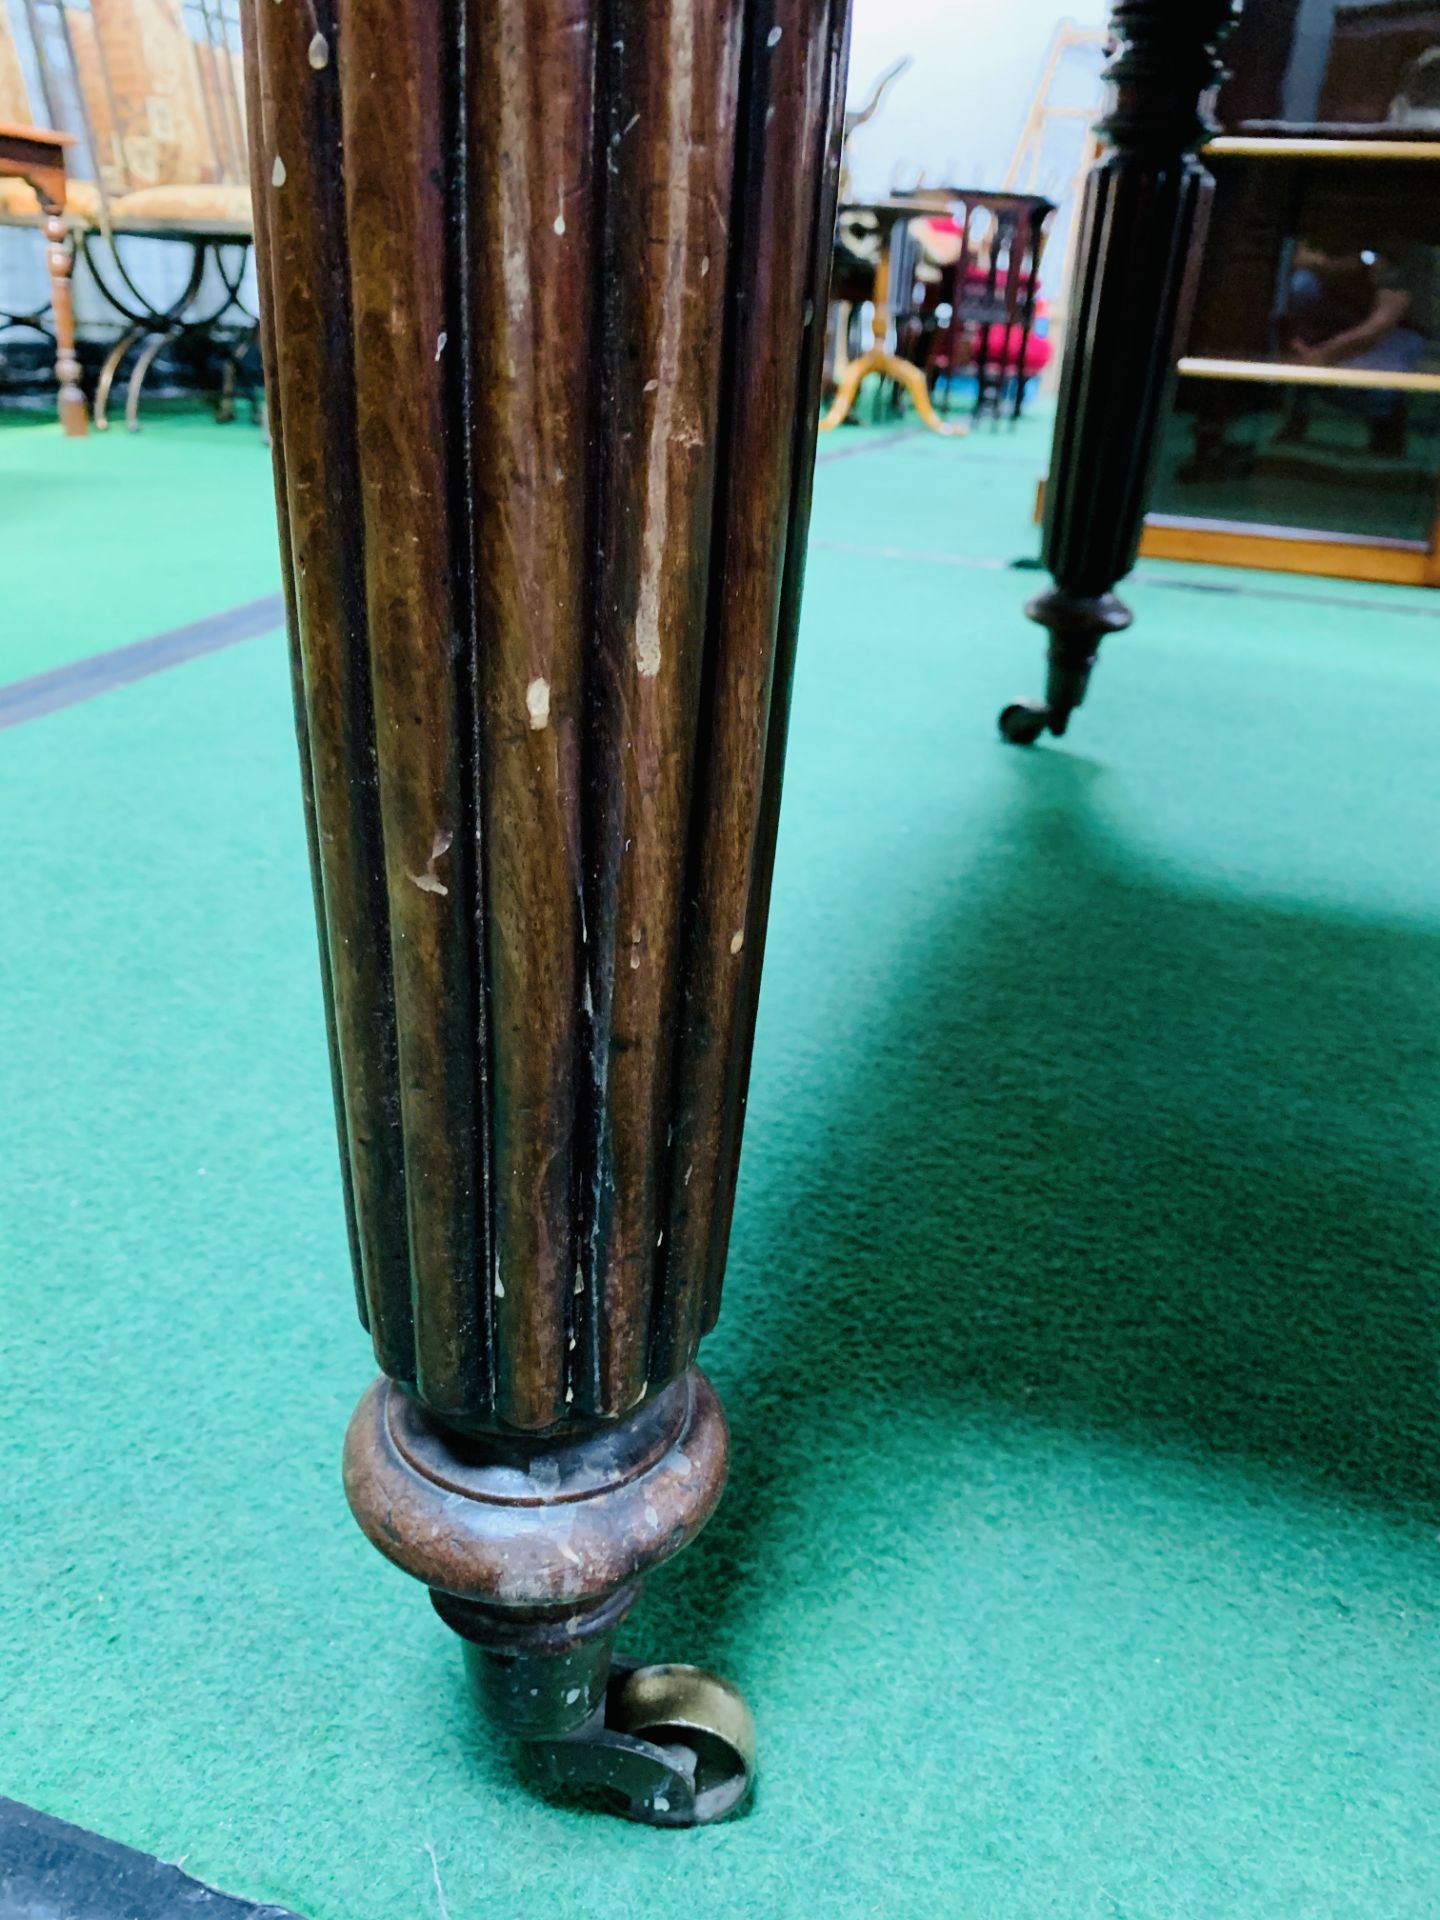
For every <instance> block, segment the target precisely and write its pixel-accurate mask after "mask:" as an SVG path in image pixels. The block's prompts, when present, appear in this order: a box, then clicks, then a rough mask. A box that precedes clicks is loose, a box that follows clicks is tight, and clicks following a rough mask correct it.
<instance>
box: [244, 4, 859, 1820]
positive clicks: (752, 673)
mask: <svg viewBox="0 0 1440 1920" xmlns="http://www.w3.org/2000/svg"><path fill="white" fill-rule="evenodd" d="M244 24H245V32H246V48H247V75H248V88H249V106H250V126H251V129H252V166H253V178H254V197H255V213H256V252H257V259H258V263H259V268H260V274H261V281H262V291H263V295H264V326H263V348H264V356H265V365H266V377H267V386H268V391H269V395H270V408H271V422H272V431H273V439H274V452H275V470H276V492H277V502H278V510H279V520H280V532H281V542H282V548H283V553H284V561H285V572H286V578H287V590H288V595H289V610H290V621H289V624H290V633H291V641H292V658H293V663H294V684H295V695H296V701H295V704H296V722H297V730H298V734H299V740H300V758H301V769H302V780H303V788H304V796H305V810H306V817H307V822H308V826H309V832H310V847H311V856H312V866H313V870H314V878H315V896H316V909H317V921H318V928H319V938H320V951H321V966H322V974H323V978H324V982H325V990H326V1006H327V1018H328V1025H329V1033H330V1045H331V1058H332V1065H333V1069H334V1085H335V1101H336V1113H337V1119H338V1124H339V1133H340V1147H341V1163H342V1169H343V1173H344V1187H345V1200H346V1207H347V1213H348V1220H349V1227H350V1240H351V1250H352V1256H353V1262H354V1268H355V1277H356V1284H357V1291H358V1296H359V1305H360V1314H361V1318H362V1320H363V1321H364V1322H365V1324H366V1325H367V1327H368V1328H369V1331H370V1334H371V1337H372V1339H373V1342H374V1346H375V1352H376V1357H377V1359H378V1360H379V1363H380V1365H381V1368H382V1369H383V1374H384V1377H382V1378H381V1379H380V1380H379V1381H377V1383H376V1384H375V1386H374V1387H372V1388H371V1390H370V1391H369V1392H368V1393H367V1394H366V1396H365V1398H364V1399H363V1400H362V1402H361V1404H360V1407H359V1409H358V1410H357V1412H356V1415H355V1418H354V1421H353V1422H352V1425H351V1429H350V1434H349V1438H348V1440H347V1442H346V1450H345V1476H346V1487H347V1491H348V1494H349V1498H350V1501H351V1504H352V1506H353V1508H354V1510H355V1513H356V1516H357V1518H358V1519H359V1521H360V1524H361V1526H362V1527H364V1529H365V1530H366V1532H367V1533H368V1534H369V1536H370V1538H371V1539H372V1540H373V1541H374V1543H375V1545H376V1546H377V1547H378V1548H379V1549H380V1551H381V1552H382V1553H383V1554H385V1555H386V1556H387V1557H388V1558H389V1559H391V1560H393V1561H394V1562H396V1564H398V1565H399V1566H401V1567H402V1568H404V1569H405V1570H406V1571H407V1572H409V1573H411V1574H413V1575H414V1576H416V1577H417V1578H418V1579H420V1580H422V1581H424V1582H425V1583H426V1584H427V1585H428V1586H429V1587H430V1589H431V1593H432V1597H433V1599H434V1602H435V1606H436V1608H437V1610H438V1611H439V1613H440V1615H441V1617H442V1618H443V1619H444V1620H445V1621H446V1622H447V1623H448V1624H449V1625H450V1626H451V1627H453V1628H454V1629H455V1631H456V1632H457V1633H458V1634H459V1635H460V1636H461V1637H462V1639H463V1640H464V1642H465V1643H466V1651H467V1657H468V1658H469V1659H470V1661H471V1664H472V1670H473V1672H474V1674H475V1676H476V1679H477V1684H478V1689H479V1692H480V1694H481V1697H482V1699H483V1700H484V1702H485V1703H486V1705H487V1706H488V1709H489V1711H490V1712H491V1714H492V1715H493V1717H494V1719H495V1721H496V1723H497V1725H498V1726H499V1727H500V1728H501V1729H503V1730H505V1731H508V1732H510V1733H512V1734H517V1735H520V1736H523V1737H525V1738H528V1739H533V1740H539V1741H541V1742H542V1744H543V1752H544V1756H545V1761H546V1768H547V1770H548V1773H549V1776H550V1777H551V1778H552V1779H554V1780H556V1781H559V1782H562V1783H566V1784H571V1785H573V1784H576V1783H579V1784H591V1785H593V1784H597V1783H599V1784H605V1785H608V1786H609V1787H611V1788H612V1790H613V1791H614V1792H616V1793H618V1795H619V1796H620V1798H621V1799H622V1801H623V1802H624V1804H625V1809H626V1810H627V1811H629V1812H630V1813H632V1814H634V1815H635V1816H636V1817H639V1818H644V1819H649V1820H652V1821H655V1822H657V1823H659V1824H664V1825H686V1824H691V1823H693V1822H694V1821H696V1820H698V1819H706V1818H711V1817H715V1816H716V1815H718V1814H720V1813H723V1812H724V1811H726V1810H727V1809H728V1808H729V1806H731V1805H733V1804H735V1802H736V1800H737V1799H738V1797H739V1796H740V1795H741V1794H742V1793H743V1790H744V1786H745V1781H746V1775H747V1772H748V1756H747V1745H748V1739H749V1735H748V1733H747V1731H746V1722H747V1716H746V1715H745V1712H744V1708H743V1703H742V1702H740V1701H739V1700H738V1697H737V1696H735V1695H734V1693H733V1690H729V1689H727V1688H725V1687H724V1685H723V1683H721V1682H718V1681H713V1680H711V1679H710V1678H709V1677H708V1676H703V1675H694V1674H690V1673H689V1672H688V1670H684V1669H653V1670H642V1671H641V1672H640V1673H639V1674H633V1673H629V1672H621V1673H620V1674H619V1675H618V1677H617V1676H616V1675H615V1674H613V1673H612V1671H611V1663H610V1644H611V1640H612V1637H613V1634H614V1630H615V1627H616V1625H617V1624H618V1623H619V1621H620V1620H621V1619H622V1618H623V1617H624V1614H625V1612H626V1611H627V1609H628V1608H629V1606H630V1604H631V1603H632V1601H633V1600H634V1598H635V1595H636V1592H637V1591H638V1587H639V1582H640V1580H641V1578H642V1576H643V1575H644V1574H645V1572H646V1571H647V1570H648V1569H649V1568H651V1567H653V1566H656V1565H658V1564H659V1563H660V1562H661V1561H662V1560H664V1559H666V1558H668V1557H669V1556H670V1555H671V1554H673V1553H675V1552H677V1551H678V1550H679V1549H680V1548H681V1547H683V1546H684V1545H685V1543H686V1542H687V1541H688V1540H689V1539H690V1538H691V1537H692V1535H693V1534H694V1533H695V1532H696V1531H697V1530H698V1528H699V1527H700V1526H701V1525H702V1524H703V1523H704V1521H705V1519H706V1517H707V1516H708V1514H709V1513H710V1511H711V1509H712V1508H713V1507H714V1505H715V1503H716V1501H717V1500H718V1498H719V1495H720V1491H721V1486H722V1483H723V1480H724V1474H725V1459H726V1448H727V1440H726V1431H725V1424H724V1420H723V1417H722V1415H721V1412H720V1409H719V1405H718V1402H717V1400H716V1398H715V1395H714V1393H713V1391H712V1389H711V1388H710V1386H709V1384H708V1383H707V1382H706V1380H705V1378H704V1376H703V1375H702V1374H701V1373H699V1371H698V1370H697V1369H696V1367H695V1364H694V1362H695V1354H696V1349H697V1346H698V1344H699V1341H700V1338H701V1336H702V1334H703V1333H704V1332H706V1331H707V1330H708V1328H709V1327H710V1326H711V1325H712V1324H713V1321H714V1319H715V1316H716V1313H717V1311H718V1306H719V1289H720V1277H721V1273H722V1271H723V1267H724V1260H725V1247H726V1240H727V1236H728V1230H729V1219H730V1209H731V1202H732V1199H733V1195H734V1184H735V1173H736V1166H737V1161H738V1155H739V1148H740V1131H741V1122H742V1118H743V1112H744V1105H745V1090H746V1079H747V1074H748V1066H749V1050H750V1041H751V1036H752V1032H753V1026H754V1014H755V1000H756V993H757V990H758V983H759V973H760V963H761V954H762V950H763V946H764V934H765V919H766V907H767V900H768V894H769V885H770V872H771V861H772V854H773V847H774V831H775V820H776V814H777V810H778V804H779V793H780V773H781V762H782V758H783V751H784V733H785V716H786V710H787V698H788V686H789V680H790V672H791V664H792V656H793V648H794V641H795V630H796V624H797V618H798V611H799V593H800V582H801V574H802V568H803V560H804V545H805V532H806V523H807V518H808V511H809V496H810V485H811V476H812V469H813V459H814V451H813V440H814V431H815V424H816V416H817V413H818V403H819V390H820V376H821V360H822V355H823V348H824V315H825V310H826V293H827V287H828V278H829V262H830V235H831V228H832V224H833V219H834V197H835V181H836V175H837V168H838V133H839V125H840V112H839V108H840V104H841V101H842V98H843V90H844V65H845V36H846V8H845V5H844V0H760V4H758V5H757V4H754V3H753V0H492V4H489V5H487V6H485V7H484V8H481V7H480V6H478V5H474V4H471V3H470V0H447V3H446V4H438V3H437V4H434V5H430V4H420V0H403V3H400V0H315V3H314V5H313V7H312V6H308V5H307V6H306V7H305V8H298V7H291V6H273V5H271V4H269V0H248V4H247V5H246V8H245V22H244ZM677 1726H697V1727H699V1728H700V1731H699V1732H697V1733H696V1734H695V1736H694V1738H693V1740H691V1741H690V1742H689V1745H688V1747H687V1743H686V1740H685V1739H684V1738H681V1737H680V1736H678V1735H676V1734H674V1733H673V1731H672V1732H670V1733H667V1734H666V1735H665V1750H664V1751H662V1750H661V1749H660V1748H659V1747H657V1746H656V1745H655V1742H654V1741H653V1740H647V1739H646V1738H645V1737H644V1735H645V1733H646V1732H647V1730H648V1731H650V1732H654V1731H655V1730H656V1729H658V1728H661V1727H665V1728H670V1729H673V1728H675V1727H677Z"/></svg>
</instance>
